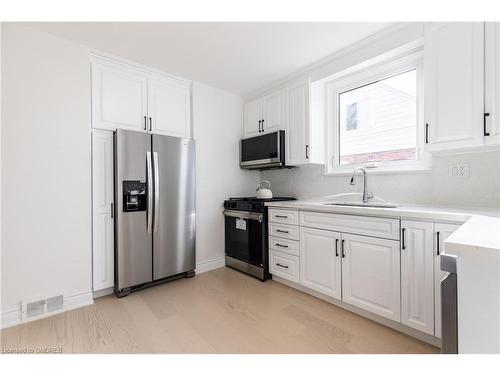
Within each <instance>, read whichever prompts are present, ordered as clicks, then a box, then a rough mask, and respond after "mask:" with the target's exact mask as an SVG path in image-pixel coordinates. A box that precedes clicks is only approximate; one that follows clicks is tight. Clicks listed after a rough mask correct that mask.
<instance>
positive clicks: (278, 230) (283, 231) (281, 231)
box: [276, 229, 288, 234]
mask: <svg viewBox="0 0 500 375" xmlns="http://www.w3.org/2000/svg"><path fill="white" fill-rule="evenodd" d="M276 232H279V233H287V234H288V231H287V230H281V229H276Z"/></svg>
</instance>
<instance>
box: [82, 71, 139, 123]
mask: <svg viewBox="0 0 500 375" xmlns="http://www.w3.org/2000/svg"><path fill="white" fill-rule="evenodd" d="M146 106H147V78H146V76H145V75H144V74H143V73H141V72H139V71H136V70H134V69H132V68H126V67H124V66H122V65H119V64H112V63H100V62H93V63H92V127H93V128H95V129H109V130H116V129H128V130H138V131H144V130H145V129H146V124H145V120H146V117H145V116H146V115H147V107H146Z"/></svg>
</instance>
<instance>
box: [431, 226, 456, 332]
mask: <svg viewBox="0 0 500 375" xmlns="http://www.w3.org/2000/svg"><path fill="white" fill-rule="evenodd" d="M459 227H460V225H456V224H446V223H434V233H435V235H434V336H436V337H439V338H441V280H443V279H444V278H445V277H446V276H447V272H444V271H441V267H440V266H441V264H440V260H439V255H440V254H442V253H443V252H444V241H445V240H446V239H447V238H448V237H449V236H450V235H451V234H452V233H453V232H455V231H456V230H457V229H458V228H459Z"/></svg>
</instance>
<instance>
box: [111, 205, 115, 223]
mask: <svg viewBox="0 0 500 375" xmlns="http://www.w3.org/2000/svg"><path fill="white" fill-rule="evenodd" d="M114 217H115V205H114V204H113V202H111V219H113V218H114Z"/></svg>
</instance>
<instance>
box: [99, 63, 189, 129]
mask: <svg viewBox="0 0 500 375" xmlns="http://www.w3.org/2000/svg"><path fill="white" fill-rule="evenodd" d="M91 92H92V128H94V129H107V130H116V129H126V130H135V131H143V132H152V133H155V134H163V135H170V136H174V137H191V86H190V83H189V82H187V81H183V80H181V79H178V80H177V79H175V78H172V77H169V76H167V75H165V76H162V75H161V74H159V73H156V72H154V71H151V72H149V71H147V70H145V68H142V67H134V66H132V65H127V64H125V63H119V62H114V61H112V60H108V59H105V58H100V57H97V56H93V57H92V90H91Z"/></svg>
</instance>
